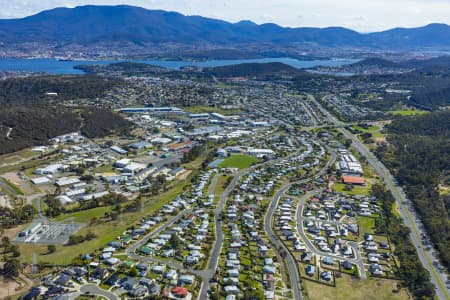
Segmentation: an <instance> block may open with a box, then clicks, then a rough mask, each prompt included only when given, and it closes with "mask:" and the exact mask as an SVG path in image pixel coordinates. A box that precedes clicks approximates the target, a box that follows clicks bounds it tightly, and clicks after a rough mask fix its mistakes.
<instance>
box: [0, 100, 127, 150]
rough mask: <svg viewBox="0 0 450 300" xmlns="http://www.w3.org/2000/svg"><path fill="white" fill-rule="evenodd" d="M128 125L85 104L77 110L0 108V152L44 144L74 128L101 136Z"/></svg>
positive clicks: (118, 116)
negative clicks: (84, 107)
mask: <svg viewBox="0 0 450 300" xmlns="http://www.w3.org/2000/svg"><path fill="white" fill-rule="evenodd" d="M130 128H131V123H130V122H128V121H126V120H125V119H123V118H122V117H121V116H120V115H118V114H116V113H113V112H111V111H109V110H103V109H88V108H87V109H83V110H81V112H79V113H78V112H77V113H76V112H71V111H68V110H65V109H50V108H45V109H44V108H38V107H21V108H19V107H11V108H4V109H0V145H1V147H0V154H6V153H10V152H14V151H18V150H21V149H23V148H26V147H30V146H36V145H44V144H46V143H47V141H48V139H50V138H52V137H55V136H57V135H61V134H65V133H69V132H73V131H81V132H82V133H83V134H85V135H87V136H88V137H103V136H106V135H108V134H111V133H112V132H117V133H118V134H120V133H126V132H127V131H128V130H129V129H130ZM8 132H9V135H8Z"/></svg>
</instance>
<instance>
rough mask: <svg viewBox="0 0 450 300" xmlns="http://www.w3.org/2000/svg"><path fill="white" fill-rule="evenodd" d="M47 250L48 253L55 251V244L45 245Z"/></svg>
mask: <svg viewBox="0 0 450 300" xmlns="http://www.w3.org/2000/svg"><path fill="white" fill-rule="evenodd" d="M47 251H48V253H54V252H55V251H56V246H55V245H48V246H47Z"/></svg>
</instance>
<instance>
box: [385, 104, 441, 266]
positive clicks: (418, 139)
mask: <svg viewBox="0 0 450 300" xmlns="http://www.w3.org/2000/svg"><path fill="white" fill-rule="evenodd" d="M387 131H388V143H387V144H382V145H380V146H379V147H378V149H377V155H378V156H379V157H380V158H381V159H382V160H383V162H384V163H385V164H386V165H387V166H388V167H389V169H390V170H391V171H392V172H393V173H394V174H395V177H396V178H397V179H398V181H399V183H400V184H401V185H404V186H405V187H406V189H405V190H406V193H407V195H408V197H409V198H410V199H411V200H412V202H413V203H414V206H415V208H416V209H417V211H418V213H419V214H420V216H421V219H422V220H423V223H424V226H425V228H426V230H427V232H428V233H429V235H430V237H431V239H432V242H433V244H434V245H435V247H436V249H438V251H439V254H440V257H441V259H442V261H443V263H444V265H445V266H446V268H447V269H448V270H449V271H450V252H449V251H448V249H450V218H449V216H450V193H449V191H450V111H442V112H433V113H429V114H425V115H422V116H415V117H403V118H400V119H398V120H395V121H393V123H392V124H391V125H390V126H388V127H387Z"/></svg>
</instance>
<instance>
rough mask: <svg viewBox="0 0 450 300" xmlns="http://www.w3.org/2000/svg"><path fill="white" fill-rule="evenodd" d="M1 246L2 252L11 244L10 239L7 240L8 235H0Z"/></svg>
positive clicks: (6, 250)
mask: <svg viewBox="0 0 450 300" xmlns="http://www.w3.org/2000/svg"><path fill="white" fill-rule="evenodd" d="M2 246H3V248H4V252H8V249H9V247H10V246H11V241H10V240H9V237H7V236H4V237H2Z"/></svg>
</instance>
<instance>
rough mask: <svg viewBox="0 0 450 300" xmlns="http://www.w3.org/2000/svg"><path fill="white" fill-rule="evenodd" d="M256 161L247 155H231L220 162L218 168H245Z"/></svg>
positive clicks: (256, 160)
mask: <svg viewBox="0 0 450 300" xmlns="http://www.w3.org/2000/svg"><path fill="white" fill-rule="evenodd" d="M256 162H258V159H257V158H255V157H253V156H249V155H231V156H230V157H228V158H226V159H224V161H223V162H221V163H220V165H219V168H238V169H246V168H248V167H250V166H251V165H253V164H254V163H256Z"/></svg>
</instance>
